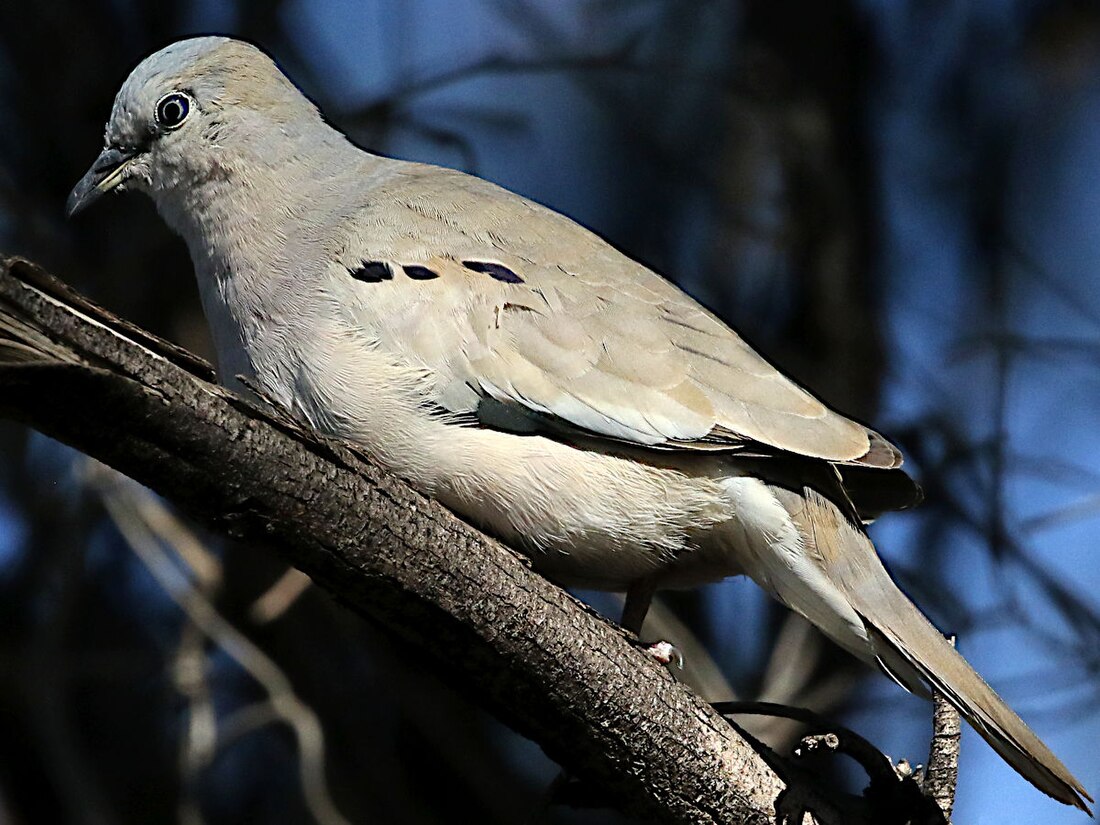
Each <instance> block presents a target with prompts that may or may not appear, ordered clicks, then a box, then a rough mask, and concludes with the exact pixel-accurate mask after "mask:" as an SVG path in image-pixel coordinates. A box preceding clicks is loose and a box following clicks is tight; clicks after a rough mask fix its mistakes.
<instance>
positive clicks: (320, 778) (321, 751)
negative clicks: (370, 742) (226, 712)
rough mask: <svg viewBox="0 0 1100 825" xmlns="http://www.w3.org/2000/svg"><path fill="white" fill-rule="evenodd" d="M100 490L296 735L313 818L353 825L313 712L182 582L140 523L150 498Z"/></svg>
mask: <svg viewBox="0 0 1100 825" xmlns="http://www.w3.org/2000/svg"><path fill="white" fill-rule="evenodd" d="M97 486H98V488H99V493H100V496H101V498H102V500H103V504H104V506H105V507H106V509H107V512H108V514H109V515H110V516H111V519H112V520H113V521H114V523H115V525H116V526H117V528H118V530H119V532H120V533H121V534H122V536H123V538H124V539H125V540H126V541H127V543H128V544H129V545H130V547H131V548H132V549H133V550H134V553H135V554H136V555H137V557H138V558H139V559H140V560H141V562H142V563H143V564H144V565H145V566H146V568H147V569H148V570H149V572H150V573H151V574H152V575H153V577H154V578H155V579H156V580H157V583H158V584H160V586H161V587H162V588H163V589H164V591H165V592H166V593H167V594H168V595H169V596H170V597H171V599H172V600H173V601H174V602H175V603H176V604H177V605H179V607H180V608H181V609H182V610H183V611H184V613H185V614H186V615H187V617H188V618H189V619H190V620H191V621H192V622H193V623H194V624H195V626H196V627H198V628H199V629H201V630H202V632H203V633H204V634H205V635H206V636H207V637H208V638H210V639H211V641H213V642H214V643H215V644H217V645H218V646H219V647H221V648H222V650H223V651H225V653H226V654H227V655H228V656H229V657H230V658H232V659H233V660H234V661H235V662H236V663H237V664H239V665H240V666H241V667H242V668H243V669H244V670H245V671H246V672H247V673H248V674H249V675H250V676H252V678H254V679H255V680H256V681H257V682H259V683H260V684H261V685H262V686H263V687H264V689H265V690H266V692H267V694H268V701H267V702H266V703H264V704H265V705H267V704H269V705H270V708H271V710H272V711H273V712H274V715H275V716H276V717H277V718H278V719H279V720H280V721H282V722H284V723H286V724H287V726H288V727H290V729H291V730H292V731H293V733H294V737H295V739H296V741H297V743H298V751H299V755H300V757H299V760H298V769H299V778H300V780H301V783H302V792H303V796H304V797H305V802H306V807H307V808H308V809H309V812H310V814H311V815H312V816H313V818H314V819H315V820H316V821H317V822H318V823H320V825H350V823H349V822H348V820H347V819H345V818H344V816H343V815H342V814H341V813H340V811H339V810H338V809H337V807H336V804H335V803H334V802H333V800H332V796H331V794H330V793H329V789H328V784H327V781H326V779H325V769H324V765H325V738H324V731H323V729H322V727H321V723H320V721H319V720H318V718H317V715H316V714H315V713H314V712H313V709H312V708H310V707H309V705H307V704H306V703H305V702H303V701H302V700H301V699H299V698H298V696H297V695H296V694H295V693H294V689H293V687H292V685H291V684H290V680H289V679H288V678H287V676H286V674H285V673H283V671H282V670H281V669H280V668H279V666H278V665H276V664H275V662H274V661H272V660H271V659H270V658H269V657H268V656H267V655H266V654H265V653H264V652H263V651H262V650H260V649H259V648H258V647H257V646H256V645H255V644H253V643H252V641H251V640H249V639H248V637H246V636H245V635H244V634H242V633H241V632H240V631H239V630H237V628H235V627H234V626H233V625H232V624H230V623H229V622H228V621H227V620H226V619H225V618H224V617H223V616H222V615H221V614H220V613H218V611H217V610H216V609H215V607H214V606H213V605H212V604H211V603H210V601H209V600H208V599H207V598H206V597H205V596H203V594H202V593H201V592H200V591H199V590H197V589H196V588H195V586H194V585H193V584H192V583H191V582H190V581H187V580H186V577H183V576H180V574H179V568H178V567H177V566H176V565H175V564H174V563H173V561H172V559H171V557H170V556H169V555H168V553H166V552H165V550H164V548H163V547H162V545H161V543H160V542H159V541H158V540H157V537H156V535H155V534H154V533H153V531H152V530H151V529H150V528H149V525H148V524H146V523H145V521H144V519H143V518H142V517H141V508H140V507H138V506H135V504H134V501H135V500H140V497H141V496H148V495H150V494H149V493H146V492H144V491H143V490H141V489H140V488H136V487H130V488H129V489H124V488H123V487H122V486H121V485H119V484H108V483H106V482H105V481H103V480H100V481H99V483H98V484H97Z"/></svg>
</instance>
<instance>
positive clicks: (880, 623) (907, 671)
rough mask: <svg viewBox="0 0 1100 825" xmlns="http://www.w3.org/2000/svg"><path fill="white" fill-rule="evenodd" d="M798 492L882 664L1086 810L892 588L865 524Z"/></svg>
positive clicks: (1026, 732)
mask: <svg viewBox="0 0 1100 825" xmlns="http://www.w3.org/2000/svg"><path fill="white" fill-rule="evenodd" d="M801 498H802V499H803V501H802V509H801V512H797V513H794V512H792V516H793V517H794V521H795V522H796V524H798V525H799V529H800V532H802V533H803V537H804V540H805V541H806V542H807V544H812V545H813V547H814V549H815V550H816V555H818V557H819V558H820V560H821V562H822V563H823V566H824V567H825V570H826V573H827V575H828V577H829V579H830V580H831V581H832V583H833V584H834V585H835V586H836V587H837V588H838V589H839V590H840V591H841V592H842V593H843V594H844V596H845V597H846V599H847V601H848V602H849V604H850V605H851V607H852V608H853V609H854V610H855V612H856V613H857V614H858V615H859V617H860V618H861V619H862V620H863V624H864V627H865V628H866V631H867V635H868V638H869V640H870V642H871V647H872V650H873V653H874V656H875V658H876V659H877V660H878V663H879V664H880V665H881V666H882V668H883V669H884V670H885V671H886V672H887V673H888V674H889V675H890V676H891V677H892V678H894V679H895V680H896V681H897V682H899V683H900V684H901V685H902V686H903V687H905V688H907V689H908V690H911V691H913V692H916V693H921V694H925V695H926V694H927V687H926V686H931V687H932V689H934V690H936V691H938V692H939V693H941V694H942V695H943V696H944V697H945V698H946V699H947V701H948V702H950V703H951V704H952V705H953V706H954V707H955V708H956V709H958V711H959V713H960V714H961V715H962V716H963V718H964V719H966V721H967V722H968V723H969V724H970V725H971V726H972V727H973V728H974V729H975V730H976V731H977V732H978V733H979V734H981V736H982V738H983V739H985V740H986V741H987V742H988V743H989V744H990V746H992V748H993V749H994V750H995V751H997V753H999V754H1000V755H1001V757H1002V758H1003V759H1004V760H1005V761H1006V762H1008V764H1009V765H1011V766H1012V767H1013V768H1015V769H1016V771H1017V772H1018V773H1019V774H1020V775H1021V776H1023V777H1024V778H1025V779H1027V780H1028V781H1029V782H1031V784H1033V785H1034V786H1035V787H1037V788H1038V789H1039V790H1041V791H1043V792H1044V793H1046V794H1049V795H1050V796H1052V797H1054V798H1055V799H1057V800H1058V801H1059V802H1064V803H1065V804H1067V805H1074V806H1076V807H1078V808H1080V809H1081V810H1083V811H1085V812H1086V813H1089V814H1091V813H1092V812H1091V811H1090V810H1089V807H1088V805H1087V804H1086V800H1088V801H1089V802H1092V801H1093V799H1092V797H1091V796H1089V794H1088V792H1087V791H1085V789H1084V787H1083V786H1082V785H1081V783H1080V782H1079V781H1078V780H1077V779H1076V778H1075V777H1074V776H1073V774H1071V773H1070V772H1069V770H1068V769H1067V768H1066V766H1065V765H1063V764H1062V762H1061V760H1059V759H1058V757H1056V756H1055V755H1054V754H1053V753H1052V752H1051V750H1050V748H1048V747H1047V746H1046V745H1045V744H1043V742H1042V740H1040V739H1039V737H1038V736H1036V735H1035V733H1033V732H1032V730H1031V729H1030V728H1029V727H1028V726H1027V725H1026V724H1025V723H1024V721H1023V720H1022V719H1021V718H1020V717H1019V716H1017V715H1016V713H1015V712H1014V711H1013V710H1012V709H1011V708H1010V707H1009V706H1008V705H1007V704H1005V702H1004V700H1002V699H1001V697H1000V696H998V695H997V694H996V693H995V692H994V691H993V689H992V688H991V687H990V686H989V685H988V684H986V682H985V681H984V680H983V679H982V677H981V676H979V675H978V674H977V672H976V671H975V670H974V669H973V668H972V667H971V666H970V664H969V663H968V662H967V661H966V659H964V658H963V657H962V655H960V654H959V652H958V651H957V650H955V648H954V647H953V646H952V645H951V644H950V643H949V642H948V641H947V640H946V639H945V638H944V637H943V635H942V634H941V633H940V632H939V631H938V630H936V628H935V627H934V626H933V625H932V623H931V622H930V621H928V619H927V618H925V616H924V614H923V613H921V612H920V610H918V609H917V607H916V606H915V605H914V604H913V603H912V602H911V601H909V599H908V598H907V597H906V596H905V594H904V593H902V592H901V590H899V589H898V587H897V586H896V585H895V584H894V582H893V581H892V580H891V578H890V576H889V574H888V573H887V572H886V569H885V568H884V567H883V566H882V562H881V561H880V559H879V557H878V554H877V553H876V552H875V549H874V546H873V545H872V544H871V541H870V539H868V538H867V536H866V535H865V534H864V532H863V530H862V529H861V528H860V527H859V526H857V525H855V524H853V523H852V522H851V521H850V520H849V519H847V518H845V517H844V516H843V515H842V514H841V512H840V511H839V510H838V508H837V507H836V506H835V505H834V504H833V503H832V502H831V501H830V500H829V499H827V498H826V497H825V496H823V495H821V494H820V493H818V492H816V491H815V490H813V489H810V488H804V489H803V491H802V496H801ZM849 642H850V640H849ZM846 646H847V645H846Z"/></svg>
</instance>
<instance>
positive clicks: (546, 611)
mask: <svg viewBox="0 0 1100 825" xmlns="http://www.w3.org/2000/svg"><path fill="white" fill-rule="evenodd" d="M212 378H213V376H212V373H211V371H210V369H209V367H208V366H206V365H205V364H204V363H203V362H201V361H199V360H198V359H195V358H194V357H193V356H190V355H188V354H187V353H185V352H183V351H182V350H179V349H178V348H176V347H174V346H172V345H171V344H168V343H167V342H164V341H161V340H159V339H156V338H154V337H153V336H151V335H149V334H148V333H145V332H143V331H141V330H139V329H137V328H136V327H133V326H132V325H129V324H127V323H126V322H124V321H122V320H121V319H118V318H116V317H114V316H112V315H110V314H109V313H107V312H105V311H103V310H101V309H99V308H98V307H95V306H94V305H92V304H90V303H89V302H88V301H86V300H85V299H83V298H81V297H80V296H79V295H77V294H76V293H74V292H72V291H71V290H69V289H68V288H67V287H65V286H64V285H63V284H61V283H60V282H58V281H57V280H56V279H54V278H52V276H49V275H47V274H46V273H45V272H43V271H42V270H40V269H38V268H37V267H35V266H33V265H32V264H29V263H28V262H25V261H22V260H18V259H5V260H0V415H3V416H5V417H10V418H14V419H16V420H19V421H22V422H25V423H26V424H28V425H30V426H32V427H34V428H36V429H38V430H41V431H42V432H44V433H46V434H48V435H50V436H53V437H55V438H57V439H59V440H61V441H64V442H66V443H68V444H71V445H72V446H74V447H76V448H77V449H80V450H82V451H83V452H86V453H88V454H89V455H91V456H94V457H95V458H98V459H99V460H101V461H103V462H105V463H107V464H110V465H111V466H113V467H115V468H117V469H119V470H120V471H122V472H123V473H126V474H127V475H129V476H131V477H132V478H134V479H136V480H138V481H140V482H142V483H143V484H146V485H148V486H149V487H151V488H152V489H154V490H156V491H157V492H159V493H160V494H162V495H164V496H165V497H167V498H168V499H170V500H171V501H173V502H174V503H175V504H176V505H177V506H178V507H179V508H180V509H181V510H182V511H184V512H186V513H187V514H189V515H190V516H192V517H194V518H196V519H198V520H199V521H201V522H203V523H204V524H206V525H208V526H210V527H212V528H215V529H218V530H220V531H222V532H224V533H227V534H229V535H232V536H234V537H237V538H241V539H250V538H251V539H256V540H259V541H262V542H263V544H264V545H265V546H268V547H271V548H272V549H273V550H275V551H276V552H278V553H280V554H281V555H282V556H283V557H284V558H285V559H286V560H287V561H288V562H289V563H291V564H293V565H294V566H296V567H298V568H299V569H301V570H303V571H304V572H306V573H308V574H309V575H310V576H311V577H312V578H313V579H314V581H316V582H317V583H318V584H320V585H321V586H323V587H324V588H326V589H327V590H329V591H330V592H331V593H333V594H334V595H335V596H336V597H337V598H338V599H340V600H341V601H342V602H343V603H345V604H346V605H347V606H349V607H350V608H351V609H353V610H355V611H356V612H358V613H360V614H362V615H364V616H367V617H370V618H371V619H374V620H377V621H378V622H380V623H382V624H384V625H385V626H387V627H388V628H389V629H390V630H392V631H393V632H395V633H397V634H399V635H400V636H401V637H403V638H404V639H406V640H408V641H409V642H411V643H412V644H415V645H416V646H417V647H418V648H420V649H422V650H424V651H427V652H428V653H429V654H430V655H431V656H432V657H433V658H434V659H435V660H436V661H437V662H438V663H439V665H440V666H441V670H442V671H443V672H444V673H445V675H447V676H448V677H449V678H450V679H451V681H452V682H453V683H454V684H456V685H457V686H458V687H459V688H460V689H461V690H463V691H464V692H465V693H467V694H468V695H470V696H471V697H472V698H474V700H475V701H477V702H479V703H480V704H482V705H484V706H487V707H488V708H489V709H490V710H492V711H493V712H495V713H496V714H497V715H498V716H499V717H500V718H501V719H503V720H504V721H505V722H507V723H508V724H509V725H511V726H512V727H513V728H515V729H516V730H517V731H519V732H521V733H522V734H524V735H526V736H529V737H530V738H532V739H534V740H535V741H537V742H538V743H539V744H540V745H541V746H542V747H543V748H544V749H545V750H546V752H547V753H548V754H549V755H550V756H551V757H553V758H554V759H555V760H557V761H558V762H559V763H560V764H561V765H562V766H564V767H565V768H566V770H568V771H569V772H570V773H572V774H574V775H576V776H577V777H579V778H581V779H583V780H585V781H588V782H591V783H595V784H596V785H598V786H599V787H600V788H602V789H604V790H606V791H607V793H608V794H609V795H610V797H611V798H612V799H614V800H615V801H616V802H617V803H618V804H619V805H620V807H622V809H623V810H626V811H629V812H632V813H635V814H638V815H641V816H644V817H647V818H650V819H655V820H658V821H663V822H693V823H696V822H700V823H707V822H712V823H719V822H721V823H730V822H733V823H764V822H770V821H771V820H772V817H773V802H774V800H775V798H776V796H777V795H778V794H779V792H780V791H782V790H783V784H782V783H781V782H780V780H779V779H778V777H777V776H776V775H775V774H774V773H773V772H772V771H771V769H769V768H768V767H767V765H766V764H765V763H764V762H763V760H762V759H761V758H760V757H759V756H757V754H756V753H755V752H754V751H753V749H752V748H751V747H750V745H749V744H747V743H746V742H745V741H744V740H743V739H741V738H740V737H739V736H738V735H737V733H736V731H735V729H734V728H733V727H731V726H730V725H729V724H727V723H726V722H725V721H724V720H723V719H722V718H721V717H720V716H719V715H718V714H717V713H715V711H714V710H713V709H712V708H710V707H709V706H708V705H707V704H706V703H704V702H703V701H702V700H700V699H699V698H698V697H697V696H695V695H694V694H693V693H691V692H690V691H689V690H688V689H686V688H685V687H684V686H682V685H680V684H678V683H677V682H676V681H675V680H674V679H673V678H672V676H671V675H670V674H669V673H668V672H666V671H665V670H664V669H662V668H660V667H658V666H657V665H656V664H654V663H653V662H652V661H650V660H649V659H648V657H646V656H645V654H643V653H642V652H640V651H639V650H638V649H636V648H635V647H634V646H633V645H632V644H631V643H630V641H629V640H628V639H627V638H626V636H625V634H623V633H622V632H621V631H620V630H618V629H617V628H615V627H614V626H612V625H610V624H609V623H608V622H606V621H604V620H603V619H601V618H600V617H599V616H598V615H596V614H595V613H594V612H593V611H591V610H590V609H588V608H587V607H585V606H584V605H583V604H581V603H580V602H578V601H577V600H575V599H573V598H572V597H570V596H569V595H568V594H567V593H565V592H564V591H562V590H560V589H559V588H557V587H555V586H554V585H552V584H551V583H549V582H548V581H546V580H545V579H543V578H542V577H540V576H538V575H537V574H535V573H533V572H532V571H531V570H530V568H529V565H528V564H527V562H526V561H525V560H524V559H523V558H522V557H521V556H519V555H518V554H516V553H514V552H512V551H511V550H509V549H507V548H505V547H503V546H502V545H500V544H499V543H497V542H495V541H493V540H492V539H489V538H487V537H485V536H484V535H482V534H480V533H479V532H477V531H476V530H474V529H473V528H471V527H469V526H467V525H466V524H465V523H463V522H461V521H460V520H459V519H457V518H456V517H455V516H453V515H452V514H451V513H450V512H448V511H447V510H445V509H444V508H443V507H441V506H439V505H438V504H436V503H435V502H433V501H430V500H428V499H426V498H424V497H423V496H421V495H419V494H417V493H416V492H414V491H413V490H412V489H411V488H410V487H409V486H408V485H406V484H405V483H403V482H401V481H399V480H397V479H395V478H393V477H391V476H389V475H387V474H385V473H383V472H382V471H380V470H379V469H377V468H376V467H374V466H373V465H372V464H371V463H370V462H369V461H367V460H366V459H364V458H363V457H362V456H360V455H358V454H356V453H355V452H354V451H353V450H352V449H351V448H350V447H348V446H347V445H343V444H339V443H336V442H333V441H331V440H328V439H325V438H323V437H321V436H319V435H318V434H316V433H314V432H310V431H306V430H305V429H303V428H302V427H301V426H300V425H298V424H297V423H295V422H292V421H290V420H289V419H285V418H283V417H281V416H280V415H279V414H277V413H274V412H272V411H269V410H260V409H257V408H255V407H253V406H252V405H250V404H249V403H248V402H245V401H243V400H241V399H239V398H237V397H235V396H233V395H232V394H230V393H229V392H227V391H226V390H224V389H222V388H220V387H218V386H216V385H214V384H213V383H211V381H212Z"/></svg>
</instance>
